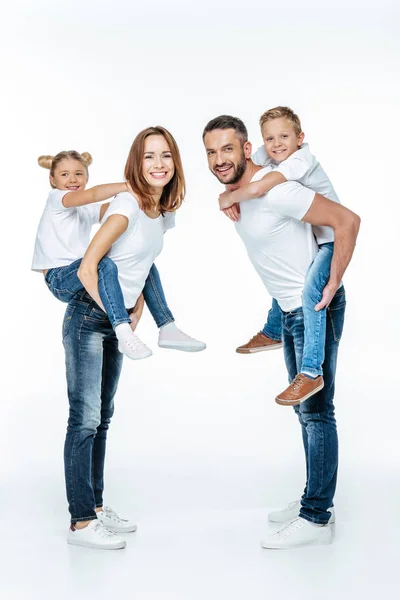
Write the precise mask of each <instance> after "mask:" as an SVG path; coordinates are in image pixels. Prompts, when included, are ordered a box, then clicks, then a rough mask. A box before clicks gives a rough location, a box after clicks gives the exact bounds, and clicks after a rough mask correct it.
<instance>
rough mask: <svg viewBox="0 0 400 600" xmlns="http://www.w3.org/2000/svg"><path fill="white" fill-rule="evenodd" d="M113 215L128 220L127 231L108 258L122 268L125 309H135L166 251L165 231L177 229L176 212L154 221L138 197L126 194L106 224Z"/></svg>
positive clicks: (109, 212)
mask: <svg viewBox="0 0 400 600" xmlns="http://www.w3.org/2000/svg"><path fill="white" fill-rule="evenodd" d="M111 215H123V216H125V217H126V218H127V219H128V228H127V230H126V231H125V232H124V233H123V234H122V235H121V237H120V238H118V240H117V241H116V242H115V243H114V244H113V245H112V246H111V248H110V250H109V251H108V253H107V256H108V257H109V258H111V259H112V260H113V261H114V262H115V264H116V265H117V267H118V280H119V283H120V286H121V289H122V293H123V296H124V301H125V307H126V308H132V307H133V306H135V304H136V301H137V299H138V298H139V296H140V294H141V293H142V290H143V288H144V284H145V281H146V279H147V276H148V274H149V271H150V268H151V265H152V264H153V262H154V260H155V258H156V257H157V256H158V255H159V254H160V252H161V250H162V247H163V236H164V232H165V231H167V229H171V228H172V227H175V213H165V216H164V217H163V216H162V215H160V216H159V217H157V218H156V219H151V218H150V217H148V216H147V215H146V213H145V212H143V211H142V210H140V208H139V204H138V201H137V200H136V198H135V196H133V195H132V194H131V193H130V192H122V193H121V194H118V195H117V196H115V198H114V199H113V200H112V201H111V204H110V206H109V208H108V209H107V211H106V213H105V215H104V217H103V219H102V224H103V223H105V221H106V220H107V219H108V217H110V216H111Z"/></svg>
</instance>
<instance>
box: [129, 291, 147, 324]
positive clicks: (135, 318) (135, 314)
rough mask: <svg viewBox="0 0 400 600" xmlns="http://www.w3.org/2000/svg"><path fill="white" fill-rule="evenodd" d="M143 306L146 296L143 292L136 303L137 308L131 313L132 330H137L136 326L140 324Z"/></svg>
mask: <svg viewBox="0 0 400 600" xmlns="http://www.w3.org/2000/svg"><path fill="white" fill-rule="evenodd" d="M143 307H144V296H143V294H140V296H139V298H138V300H137V302H136V304H135V308H134V309H133V312H132V313H131V315H130V317H131V329H132V331H135V329H136V327H137V326H138V323H139V321H140V319H141V316H142V313H143Z"/></svg>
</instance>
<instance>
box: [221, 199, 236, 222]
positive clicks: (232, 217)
mask: <svg viewBox="0 0 400 600" xmlns="http://www.w3.org/2000/svg"><path fill="white" fill-rule="evenodd" d="M222 212H224V213H225V214H226V216H227V217H228V218H229V219H230V220H231V221H234V222H235V223H236V222H237V221H239V219H240V206H239V204H238V203H237V204H234V205H233V206H231V207H230V208H225V209H224V210H223V211H222Z"/></svg>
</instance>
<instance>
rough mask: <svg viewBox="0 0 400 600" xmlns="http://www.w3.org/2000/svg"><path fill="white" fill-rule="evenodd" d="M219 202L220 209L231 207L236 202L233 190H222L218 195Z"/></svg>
mask: <svg viewBox="0 0 400 600" xmlns="http://www.w3.org/2000/svg"><path fill="white" fill-rule="evenodd" d="M218 203H219V208H220V210H225V209H226V208H230V207H231V206H232V205H233V204H235V195H234V194H233V193H232V192H222V194H220V195H219V197H218Z"/></svg>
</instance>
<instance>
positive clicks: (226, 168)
mask: <svg viewBox="0 0 400 600" xmlns="http://www.w3.org/2000/svg"><path fill="white" fill-rule="evenodd" d="M232 168H233V165H223V166H221V167H215V169H214V170H215V172H216V173H219V174H220V175H226V174H227V173H229V171H231V169H232Z"/></svg>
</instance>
